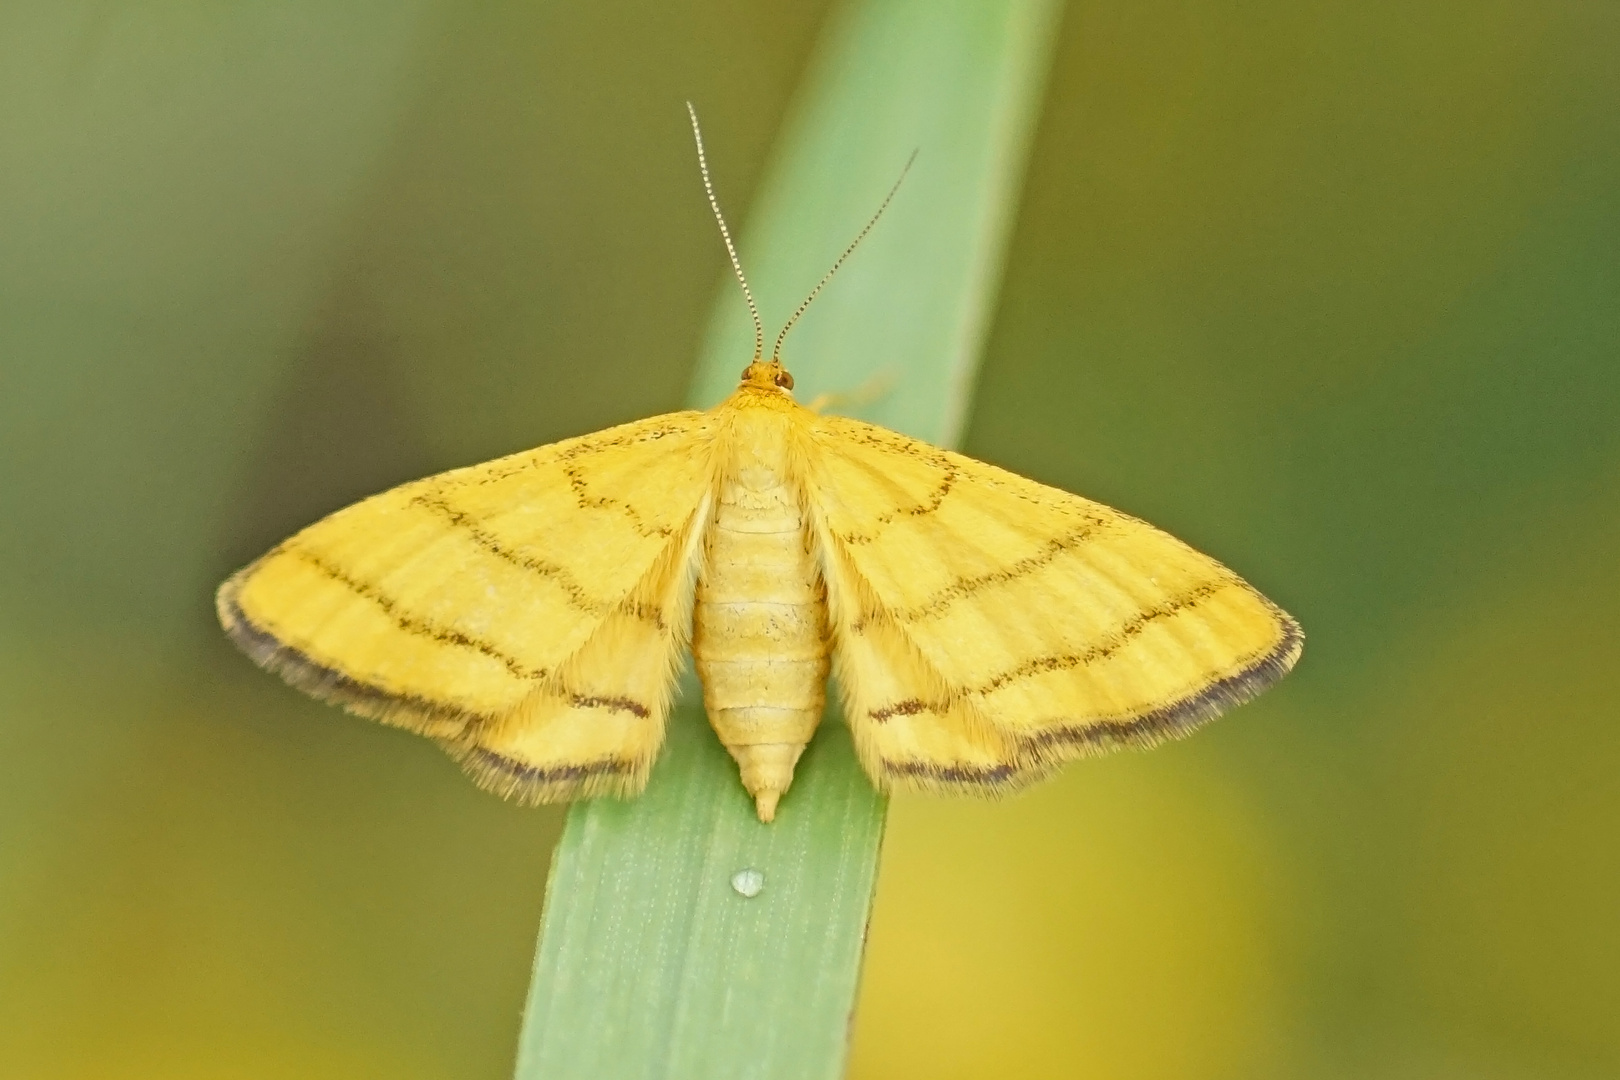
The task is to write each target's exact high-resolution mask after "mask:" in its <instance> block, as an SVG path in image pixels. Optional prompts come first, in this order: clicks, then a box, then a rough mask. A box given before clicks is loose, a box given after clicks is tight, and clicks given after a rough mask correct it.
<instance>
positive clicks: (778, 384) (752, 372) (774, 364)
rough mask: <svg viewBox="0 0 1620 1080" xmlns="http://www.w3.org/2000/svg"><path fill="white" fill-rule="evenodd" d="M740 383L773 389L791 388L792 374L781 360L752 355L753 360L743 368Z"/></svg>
mask: <svg viewBox="0 0 1620 1080" xmlns="http://www.w3.org/2000/svg"><path fill="white" fill-rule="evenodd" d="M742 383H743V385H744V386H761V387H767V388H769V389H773V390H792V389H793V376H792V375H790V374H789V373H788V369H787V368H785V367H783V366H782V361H780V360H777V359H775V358H774V357H773V358H771V359H770V360H761V359H760V358H759V357H757V356H756V357H754V362H753V363H751V364H749V365H748V366H747V367H745V368H743V373H742Z"/></svg>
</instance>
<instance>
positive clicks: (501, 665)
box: [217, 116, 1303, 821]
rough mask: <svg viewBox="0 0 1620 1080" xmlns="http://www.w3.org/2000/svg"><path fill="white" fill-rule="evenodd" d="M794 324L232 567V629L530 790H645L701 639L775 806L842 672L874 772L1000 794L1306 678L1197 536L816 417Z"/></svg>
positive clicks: (729, 727)
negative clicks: (1195, 541) (662, 387)
mask: <svg viewBox="0 0 1620 1080" xmlns="http://www.w3.org/2000/svg"><path fill="white" fill-rule="evenodd" d="M693 126H694V130H695V129H696V118H695V116H694V118H693ZM698 152H699V155H700V162H701V155H702V140H701V136H699V140H698ZM704 184H705V187H706V188H707V187H708V172H707V168H706V167H705V168H704ZM893 194H894V193H893V191H891V192H890V196H891V197H892V195H893ZM709 198H710V201H711V203H712V202H713V199H714V196H713V192H712V189H710V191H709ZM884 205H887V200H885V203H884ZM881 213H882V210H881V208H880V209H879V214H881ZM715 214H716V217H717V218H718V217H719V207H718V205H716V206H715ZM873 221H876V218H875V217H874V218H873ZM720 223H721V229H722V234H723V235H724V236H725V240H726V246H727V249H728V251H729V252H730V253H731V258H732V262H733V265H734V266H736V267H737V274H738V277H739V279H741V277H742V271H741V268H740V266H738V265H737V263H736V254H735V251H734V250H733V249H732V247H731V240H730V236H729V234H726V233H725V223H724V220H723V219H721V222H720ZM870 227H871V224H870V223H869V224H868V226H867V228H868V229H869V228H870ZM862 235H865V230H863V232H862ZM857 242H859V237H857ZM853 248H854V245H853V244H852V245H851V246H850V249H847V250H846V251H845V256H847V255H848V254H849V250H853ZM842 261H843V259H842V258H840V259H839V263H840V264H841V263H842ZM833 269H834V270H836V269H837V264H835V265H834V268H833ZM828 276H829V277H830V276H831V272H829V275H828ZM825 282H826V279H825V278H824V279H823V284H825ZM743 289H744V292H745V295H747V283H746V281H744V283H743ZM819 289H820V286H819V285H818V286H817V290H818V291H819ZM814 296H815V293H814V292H812V293H811V297H812V298H813V297H814ZM748 303H749V308H750V310H754V303H753V299H752V296H749V297H748ZM805 303H806V304H808V303H809V301H808V300H807V301H806V302H805ZM803 310H804V306H803V305H801V307H800V309H799V312H800V313H802V311H803ZM797 318H798V313H795V315H794V317H793V319H791V320H789V322H788V327H785V328H784V329H783V331H782V336H779V337H778V338H777V342H776V349H775V350H774V351H773V353H772V355H771V358H770V359H768V360H767V359H764V358H763V351H764V350H763V340H764V339H763V333H762V331H761V329H760V326H759V319H758V314H757V311H756V312H755V326H756V349H755V357H754V360H753V362H752V363H750V364H749V365H748V367H747V368H746V370H744V372H743V374H742V382H741V384H740V385H739V386H738V387H737V389H736V391H735V392H734V393H733V394H732V395H731V396H730V397H729V398H727V399H726V400H725V401H723V402H721V403H720V404H719V405H717V406H715V407H714V408H712V409H710V410H708V411H706V412H697V411H689V412H676V413H670V414H668V415H665V416H655V417H652V418H650V419H646V420H641V421H637V422H635V423H631V424H625V425H622V426H620V427H615V428H610V429H608V430H606V431H601V432H597V433H595V434H592V435H584V436H581V437H579V438H573V439H566V440H564V441H562V442H558V443H552V444H551V445H549V446H542V447H540V448H539V449H536V450H529V451H526V452H523V453H519V454H513V455H511V456H510V457H504V458H500V459H498V460H496V461H491V462H487V463H485V464H482V465H474V466H471V467H469V468H463V469H455V470H452V471H450V472H447V473H443V474H440V475H438V476H431V477H428V478H426V479H423V480H418V481H415V482H414V483H409V484H405V485H403V486H401V487H397V488H394V489H393V490H391V491H386V492H383V493H382V494H380V495H376V496H373V497H371V498H369V499H366V500H364V501H362V502H359V503H356V504H355V505H353V506H350V507H348V508H347V509H344V510H339V511H338V512H337V513H334V514H332V515H331V516H329V517H327V518H325V519H324V520H322V521H319V522H317V523H316V524H314V525H311V526H310V527H308V528H307V529H304V530H303V531H302V532H300V533H298V534H297V535H295V536H293V537H292V538H290V539H288V540H286V541H285V542H283V543H282V544H280V545H279V546H277V547H276V548H275V549H273V550H272V551H270V552H269V553H268V554H266V555H265V556H264V557H262V558H260V559H259V560H258V561H256V562H254V563H253V564H251V565H250V566H248V567H246V568H245V569H243V570H241V571H239V572H238V573H236V574H235V575H233V576H232V577H231V578H230V579H229V580H227V581H226V582H225V583H224V584H223V585H222V586H221V587H220V589H219V594H218V597H217V606H218V611H219V617H220V621H221V622H222V623H223V625H224V627H225V629H226V630H227V631H228V632H229V634H230V636H231V637H232V638H233V639H234V640H235V642H236V643H237V644H238V645H239V646H240V647H241V648H242V649H243V650H244V651H245V652H246V653H247V654H248V655H249V656H250V657H252V658H253V660H254V661H256V662H257V663H259V664H260V665H262V666H263V667H266V668H268V669H270V670H272V671H275V672H277V673H279V674H280V675H281V676H282V677H283V678H285V679H286V680H287V681H288V682H290V683H292V684H293V685H294V686H296V687H298V688H300V689H302V690H305V691H307V692H309V693H311V694H313V695H315V696H316V697H319V698H323V699H326V700H328V701H334V702H337V703H339V704H342V705H343V706H345V707H347V708H348V709H350V710H351V711H353V712H356V713H359V714H361V715H364V716H369V717H372V718H374V719H377V720H381V721H383V722H385V723H390V724H396V725H399V726H402V727H406V728H409V729H411V730H413V731H417V732H420V733H422V734H424V735H427V736H430V737H432V738H434V739H436V740H438V741H439V742H440V743H441V745H443V746H444V747H445V749H447V750H448V751H449V752H450V753H451V755H453V756H454V757H455V758H456V759H458V760H459V761H460V762H461V763H462V765H463V766H464V767H465V768H466V770H467V771H468V772H469V773H470V774H471V776H472V777H473V778H474V779H475V780H476V781H477V782H478V783H479V784H480V785H482V786H483V787H486V788H489V789H491V790H493V791H496V792H499V793H500V794H502V795H505V796H508V797H512V798H515V799H518V800H520V801H523V802H528V803H540V802H556V801H563V800H570V799H577V798H584V797H590V796H597V795H618V796H629V795H634V794H636V793H637V792H639V791H640V790H641V789H642V787H643V786H644V785H645V784H646V782H647V776H648V773H649V771H650V770H651V768H652V764H653V761H654V759H655V758H656V757H657V755H658V751H659V747H660V746H661V744H662V742H663V738H664V724H665V720H666V718H667V717H668V715H669V710H670V704H671V696H672V692H673V686H674V682H675V677H676V673H677V670H678V668H679V667H680V665H681V663H682V661H683V659H684V656H685V653H686V651H687V649H688V648H690V650H691V653H692V656H693V658H694V660H695V663H696V667H697V672H698V675H699V677H700V679H701V680H702V683H703V699H704V705H705V707H706V709H707V711H708V716H709V721H710V723H711V724H712V725H713V727H714V729H715V732H716V733H717V734H718V736H719V738H720V741H721V742H722V743H723V744H724V745H725V747H726V749H727V750H728V751H730V753H731V755H732V757H733V758H735V759H736V762H737V764H738V766H739V769H740V771H741V776H742V783H743V786H744V787H745V788H746V789H747V790H748V792H749V794H750V795H751V796H752V797H753V799H754V801H755V808H756V812H757V813H758V815H759V817H760V819H761V820H762V821H770V820H771V819H772V818H773V817H774V815H775V813H776V808H777V803H778V800H779V799H780V798H781V797H782V795H783V793H784V792H786V791H787V789H788V786H789V785H790V784H791V783H792V780H793V768H794V765H795V764H796V762H797V761H798V758H799V755H800V753H801V752H802V751H803V750H804V747H805V745H806V744H807V743H808V742H809V741H810V738H811V735H812V734H813V733H814V731H815V729H816V725H817V724H818V723H819V721H820V719H821V714H822V711H823V706H824V704H825V693H826V690H825V687H826V680H827V676H828V673H829V670H831V672H832V673H833V674H835V675H836V676H837V682H838V686H839V689H840V691H841V693H842V696H843V705H844V715H845V716H846V717H847V720H848V723H849V727H850V731H851V733H852V735H853V739H854V744H855V747H856V751H857V753H858V754H859V757H860V761H861V764H862V766H863V767H864V768H865V770H866V772H867V774H868V775H869V776H870V777H871V779H872V781H873V783H874V784H876V785H877V786H878V787H879V788H881V789H884V790H891V789H920V790H927V791H937V792H949V793H961V794H974V795H986V794H996V793H1001V792H1005V791H1009V790H1011V789H1014V788H1017V787H1019V786H1021V785H1023V784H1026V783H1028V782H1030V781H1032V780H1034V779H1037V778H1039V777H1041V776H1044V775H1046V774H1047V773H1049V772H1050V771H1051V770H1052V769H1054V768H1055V767H1056V766H1058V765H1059V764H1061V763H1062V762H1064V761H1066V760H1069V759H1072V758H1076V757H1081V756H1084V755H1088V754H1096V753H1100V752H1103V751H1106V750H1108V749H1111V748H1114V747H1118V746H1126V745H1145V744H1150V743H1153V742H1155V741H1158V740H1160V739H1163V738H1166V737H1173V736H1178V735H1182V734H1185V733H1186V732H1188V731H1190V730H1191V729H1192V728H1194V727H1195V726H1197V725H1198V724H1200V723H1202V722H1204V721H1206V720H1209V719H1212V718H1213V717H1215V716H1216V715H1218V714H1219V713H1220V712H1221V711H1223V710H1224V709H1226V708H1228V707H1230V706H1233V705H1236V704H1239V703H1241V702H1243V701H1246V700H1247V699H1249V698H1251V697H1253V696H1254V695H1255V694H1257V693H1259V692H1260V691H1261V690H1263V689H1264V688H1265V687H1267V686H1268V685H1270V684H1271V683H1272V682H1274V681H1275V680H1276V679H1278V678H1280V677H1281V676H1282V675H1283V674H1284V673H1286V672H1287V671H1288V669H1289V668H1290V667H1292V666H1293V663H1294V661H1295V660H1296V659H1297V658H1298V656H1299V654H1300V649H1301V647H1302V643H1303V636H1302V634H1301V632H1300V629H1299V626H1298V624H1297V623H1295V622H1294V620H1293V619H1291V618H1290V617H1289V616H1288V615H1287V614H1285V613H1284V612H1283V611H1282V610H1280V609H1279V608H1278V607H1277V606H1276V605H1274V604H1272V603H1271V602H1270V601H1269V600H1267V599H1266V598H1265V597H1264V596H1262V595H1260V593H1259V592H1257V591H1256V590H1255V589H1253V588H1252V587H1251V586H1249V585H1248V584H1247V583H1246V582H1244V581H1243V580H1242V579H1241V578H1239V577H1238V576H1237V575H1236V574H1234V573H1232V572H1231V571H1230V570H1228V569H1227V568H1226V567H1224V566H1222V565H1221V564H1220V563H1217V562H1216V561H1215V560H1213V559H1211V558H1209V557H1208V556H1205V555H1202V554H1200V553H1198V552H1197V551H1194V550H1193V549H1192V548H1190V547H1188V546H1187V545H1185V544H1183V543H1181V542H1180V541H1178V540H1176V539H1175V538H1173V537H1171V536H1169V535H1167V534H1165V533H1163V532H1160V531H1159V530H1157V529H1155V528H1153V527H1152V526H1150V525H1147V524H1145V523H1144V522H1141V521H1138V520H1137V519H1136V518H1133V517H1130V516H1128V515H1125V514H1122V513H1120V512H1118V511H1116V510H1112V509H1109V508H1108V507H1106V506H1103V505H1101V504H1098V503H1095V502H1091V501H1089V500H1087V499H1083V498H1081V497H1079V496H1077V495H1071V494H1068V493H1067V492H1063V491H1059V490H1056V489H1054V488H1050V487H1046V486H1043V485H1041V484H1038V483H1035V482H1034V481H1032V480H1027V479H1024V478H1023V477H1021V476H1017V475H1014V474H1013V473H1010V472H1006V471H1004V470H1002V469H998V468H996V467H995V466H993V465H987V464H984V463H983V462H979V461H975V460H973V459H972V458H968V457H964V456H962V455H961V454H956V453H952V452H951V451H948V450H941V449H937V448H935V447H933V446H929V445H927V444H926V443H922V442H919V441H917V440H915V439H911V438H908V437H906V436H904V435H900V434H897V433H896V432H893V431H889V430H886V429H884V428H881V427H876V426H874V425H872V424H867V423H863V422H861V421H859V420H853V419H849V418H845V417H839V416H829V415H822V414H820V413H819V412H818V411H816V410H814V409H810V408H806V407H804V406H802V405H800V404H798V403H797V402H796V401H795V400H794V398H793V394H792V387H793V379H792V377H791V376H790V375H789V374H788V373H787V371H786V370H785V369H784V368H783V366H782V364H781V361H780V349H781V343H782V340H783V337H784V336H785V335H786V333H787V329H788V328H790V327H791V326H792V325H793V321H794V320H796V319H797Z"/></svg>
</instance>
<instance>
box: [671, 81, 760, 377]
mask: <svg viewBox="0 0 1620 1080" xmlns="http://www.w3.org/2000/svg"><path fill="white" fill-rule="evenodd" d="M686 115H688V116H690V117H691V118H692V138H694V139H696V140H697V152H698V168H699V169H701V170H702V171H703V190H704V192H705V193H707V194H708V196H709V206H710V208H712V209H713V210H714V220H716V221H718V222H719V223H720V237H721V239H723V240H724V241H725V242H726V254H727V255H730V256H731V268H732V269H733V270H735V271H736V272H737V283H738V284H739V285H741V286H742V290H743V299H744V300H746V301H748V314H750V315H752V316H753V317H754V359H756V360H760V359H763V358H764V353H765V324H764V323H762V322H760V321H759V308H758V307H756V306H754V294H753V292H751V291H750V290H749V288H748V279H747V278H745V277H743V272H742V262H741V261H740V260H738V258H737V249H736V248H735V247H732V245H731V230H730V229H728V228H726V217H725V215H724V214H722V213H721V212H720V200H718V199H716V198H715V197H714V185H712V184H710V183H709V162H708V159H707V158H705V157H704V156H703V130H702V129H701V128H699V127H698V118H697V110H696V109H694V108H692V103H691V102H690V101H688V102H687V103H686Z"/></svg>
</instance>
